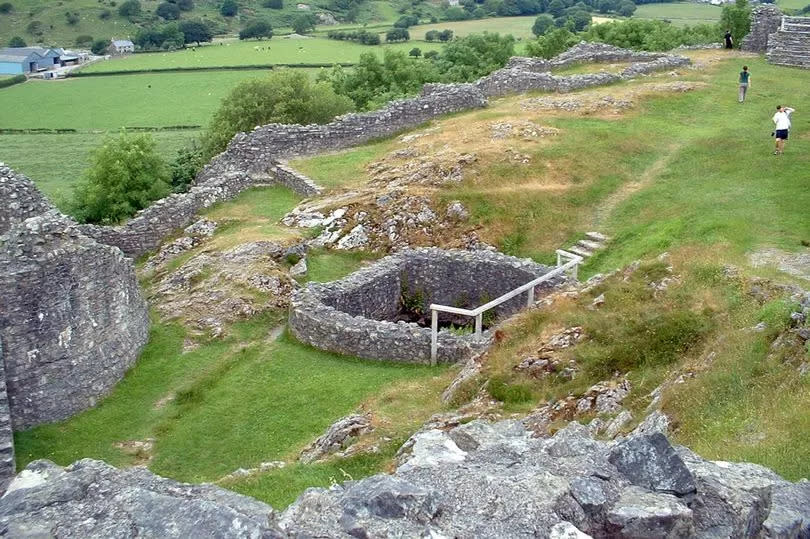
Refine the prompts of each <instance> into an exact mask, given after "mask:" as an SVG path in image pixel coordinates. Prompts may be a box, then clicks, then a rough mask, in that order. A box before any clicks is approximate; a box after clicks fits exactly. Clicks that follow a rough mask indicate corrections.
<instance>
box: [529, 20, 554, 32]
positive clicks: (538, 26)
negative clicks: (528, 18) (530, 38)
mask: <svg viewBox="0 0 810 539" xmlns="http://www.w3.org/2000/svg"><path fill="white" fill-rule="evenodd" d="M553 26H554V19H552V18H551V16H550V15H540V16H539V17H537V18H536V19H535V20H534V24H533V25H532V33H533V34H534V35H536V36H542V35H543V34H545V33H546V32H548V29H549V28H551V27H553Z"/></svg>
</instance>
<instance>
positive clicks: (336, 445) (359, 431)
mask: <svg viewBox="0 0 810 539" xmlns="http://www.w3.org/2000/svg"><path fill="white" fill-rule="evenodd" d="M373 428H374V427H372V425H371V414H354V415H350V416H346V417H343V418H341V419H338V420H337V421H336V422H335V423H333V424H332V425H331V426H330V427H329V428H328V429H327V430H326V432H325V433H324V434H323V435H322V436H321V437H319V438H318V439H317V440H315V441H314V442H312V444H310V446H309V447H307V448H306V449H304V450H303V451H302V452H301V456H300V457H298V460H299V461H301V462H303V463H304V464H309V463H312V462H315V461H318V460H321V459H323V458H325V457H327V456H329V455H330V454H332V453H334V452H336V451H339V450H341V449H345V448H346V447H347V446H348V445H349V444H350V443H351V439H352V438H357V437H358V436H362V435H363V434H366V433H368V432H371V431H372V430H373Z"/></svg>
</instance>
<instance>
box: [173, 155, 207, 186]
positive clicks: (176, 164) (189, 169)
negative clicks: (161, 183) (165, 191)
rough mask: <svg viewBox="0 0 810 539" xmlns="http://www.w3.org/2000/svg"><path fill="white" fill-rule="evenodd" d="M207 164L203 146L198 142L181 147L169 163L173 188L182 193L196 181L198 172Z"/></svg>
mask: <svg viewBox="0 0 810 539" xmlns="http://www.w3.org/2000/svg"><path fill="white" fill-rule="evenodd" d="M204 165H205V158H204V157H203V152H202V148H201V147H200V146H198V145H197V144H196V143H195V144H192V145H191V146H190V147H184V148H180V149H179V150H178V151H177V157H175V158H174V161H172V162H171V163H169V169H170V171H171V182H172V190H173V191H174V192H175V193H182V192H184V191H187V190H188V186H189V185H190V184H191V182H193V181H194V178H195V177H196V176H197V173H198V172H199V171H200V170H202V167H203V166H204Z"/></svg>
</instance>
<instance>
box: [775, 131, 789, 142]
mask: <svg viewBox="0 0 810 539" xmlns="http://www.w3.org/2000/svg"><path fill="white" fill-rule="evenodd" d="M776 138H778V139H781V140H787V139H788V130H787V129H777V130H776Z"/></svg>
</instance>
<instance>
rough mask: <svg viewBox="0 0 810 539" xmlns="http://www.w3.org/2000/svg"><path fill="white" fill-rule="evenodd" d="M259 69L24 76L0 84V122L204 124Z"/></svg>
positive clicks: (75, 125)
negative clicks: (54, 77) (17, 81)
mask: <svg viewBox="0 0 810 539" xmlns="http://www.w3.org/2000/svg"><path fill="white" fill-rule="evenodd" d="M265 73H266V71H265V70H253V71H220V72H211V71H206V72H202V73H161V74H143V75H125V76H110V77H88V78H76V79H64V80H59V81H29V82H26V83H25V84H17V85H15V86H11V87H10V88H4V89H2V90H0V110H2V111H3V114H2V115H0V127H6V128H15V129H25V128H35V127H44V128H73V129H119V128H122V127H147V126H148V127H153V126H154V127H164V126H170V125H205V124H207V123H208V120H209V119H210V118H211V114H212V113H213V112H214V110H215V109H216V108H217V107H218V106H219V102H220V100H221V99H222V98H223V97H224V96H225V95H226V94H227V93H228V92H229V91H230V90H231V88H233V87H234V86H235V85H236V84H237V83H238V82H239V81H242V80H245V79H248V78H256V77H261V76H263V75H264V74H265Z"/></svg>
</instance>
